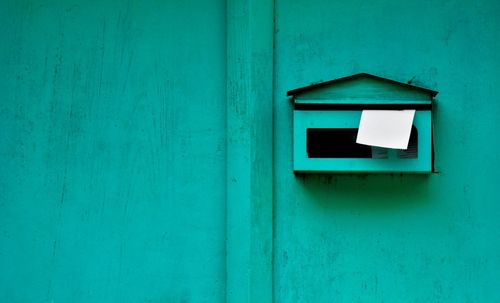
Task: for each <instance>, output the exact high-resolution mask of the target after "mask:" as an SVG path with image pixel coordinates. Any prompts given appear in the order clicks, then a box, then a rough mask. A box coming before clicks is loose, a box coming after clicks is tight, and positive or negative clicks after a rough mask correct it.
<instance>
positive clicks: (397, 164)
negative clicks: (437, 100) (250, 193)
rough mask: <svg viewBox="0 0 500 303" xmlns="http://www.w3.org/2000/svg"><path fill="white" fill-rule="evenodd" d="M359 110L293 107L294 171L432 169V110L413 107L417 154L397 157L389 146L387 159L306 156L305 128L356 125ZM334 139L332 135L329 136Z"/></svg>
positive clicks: (412, 170)
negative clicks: (411, 156)
mask: <svg viewBox="0 0 500 303" xmlns="http://www.w3.org/2000/svg"><path fill="white" fill-rule="evenodd" d="M360 118H361V111H349V110H339V111H334V110H328V111H312V110H305V111H304V110H295V111H294V117H293V119H294V121H293V122H294V124H293V134H294V135H293V149H294V150H293V158H294V159H293V163H294V167H293V169H294V171H297V172H330V173H331V172H344V173H348V172H420V173H428V172H431V170H432V144H431V143H432V138H431V112H430V111H428V110H426V111H420V110H419V111H416V112H415V117H414V120H413V125H414V126H415V127H416V128H417V130H418V157H417V158H416V159H399V158H398V157H397V153H396V150H395V149H392V150H391V149H389V151H388V158H387V159H371V158H370V159H355V158H309V157H308V155H307V151H306V145H307V138H306V130H307V129H308V128H358V126H359V120H360ZM331 140H335V138H331Z"/></svg>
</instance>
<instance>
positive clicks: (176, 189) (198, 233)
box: [0, 0, 226, 303]
mask: <svg viewBox="0 0 500 303" xmlns="http://www.w3.org/2000/svg"><path fill="white" fill-rule="evenodd" d="M225 18H226V14H225V3H224V1H205V0H203V1H144V2H140V1H107V0H104V1H72V0H68V1H36V0H33V1H31V0H24V1H18V0H12V1H9V0H7V1H1V3H0V23H1V26H0V36H1V37H2V43H0V70H1V73H0V167H1V169H0V170H1V171H0V301H1V302H5V303H7V302H9V303H15V302H56V303H57V302H143V303H145V302H150V303H153V302H222V301H224V298H225V274H226V269H225V195H226V192H225V183H226V179H225V176H226V174H225V145H226V140H225V139H226V137H225V124H226V118H225V108H226V100H225V86H226V83H225V66H226V62H225V33H226V29H225Z"/></svg>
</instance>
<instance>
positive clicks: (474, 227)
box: [274, 0, 500, 302]
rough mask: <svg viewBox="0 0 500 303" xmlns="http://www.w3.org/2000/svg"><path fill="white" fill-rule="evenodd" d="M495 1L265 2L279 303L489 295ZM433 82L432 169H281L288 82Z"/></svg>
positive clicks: (499, 22)
mask: <svg viewBox="0 0 500 303" xmlns="http://www.w3.org/2000/svg"><path fill="white" fill-rule="evenodd" d="M499 15H500V4H499V2H498V1H481V2H470V1H460V0H455V1H392V0H386V1H357V0H355V1H302V0H297V1H284V0H279V1H276V36H275V45H276V49H275V51H276V53H275V94H274V96H275V113H274V116H275V128H274V130H275V133H274V135H275V149H274V151H275V153H274V159H275V165H274V167H275V169H274V176H275V190H274V194H275V214H274V215H275V218H276V221H275V244H274V256H275V257H274V260H275V265H274V292H275V299H276V302H500V295H499V292H498V279H499V277H500V257H499V255H500V253H499V252H500V220H498V218H499V216H500V204H499V203H498V202H499V201H500V194H499V193H498V169H499V167H500V157H499V155H500V153H499V149H500V142H499V140H498V132H499V131H500V124H499V122H498V121H499V120H498V117H499V114H500V102H499V97H498V90H497V89H496V88H498V87H499V86H500V73H499V72H498V71H499V70H500V55H499V54H500V42H499V40H498V36H499V32H500V19H498V16H499ZM357 72H369V73H374V74H378V75H381V76H385V77H388V78H393V79H396V80H399V81H403V82H406V81H411V82H412V83H413V84H417V85H422V86H425V87H430V88H432V89H435V90H438V91H439V95H438V100H437V108H436V116H435V141H436V167H437V169H438V171H439V173H438V174H432V175H430V176H417V175H383V176H377V175H316V176H294V174H293V173H292V149H291V147H292V108H291V105H290V102H288V101H287V99H286V91H287V90H289V89H293V88H296V87H302V86H305V85H308V84H310V83H311V82H315V81H319V80H329V79H334V78H337V77H341V76H346V75H350V74H354V73H357Z"/></svg>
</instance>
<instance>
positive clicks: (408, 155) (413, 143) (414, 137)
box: [398, 125, 418, 159]
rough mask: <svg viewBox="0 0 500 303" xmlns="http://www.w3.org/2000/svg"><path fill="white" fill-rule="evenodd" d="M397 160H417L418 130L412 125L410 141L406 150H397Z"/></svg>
mask: <svg viewBox="0 0 500 303" xmlns="http://www.w3.org/2000/svg"><path fill="white" fill-rule="evenodd" d="M398 158H400V159H416V158H418V130H417V128H416V127H415V126H414V125H412V127H411V133H410V141H409V142H408V148H407V149H400V150H398Z"/></svg>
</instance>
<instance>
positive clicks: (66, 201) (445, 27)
mask: <svg viewBox="0 0 500 303" xmlns="http://www.w3.org/2000/svg"><path fill="white" fill-rule="evenodd" d="M499 14H500V4H499V3H497V2H496V1H482V2H480V3H472V2H468V1H459V0H452V1H438V2H436V1H434V2H425V1H424V2H422V1H392V0H383V1H377V2H365V1H358V0H354V1H349V2H345V1H315V0H313V1H303V0H295V1H289V0H287V1H285V0H283V1H282V0H278V1H276V2H275V9H274V17H275V18H276V23H275V32H274V39H275V45H274V46H275V52H274V59H273V58H271V56H270V52H272V50H273V46H272V43H271V42H272V40H273V37H272V36H273V35H272V34H270V31H269V27H271V26H272V20H271V17H272V16H273V5H272V3H269V2H267V1H257V2H250V1H234V2H233V1H227V3H224V2H223V1H218V2H216V1H149V2H147V3H139V2H137V1H128V2H123V3H117V2H116V1H99V2H95V1H91V2H87V3H82V1H35V0H24V1H2V2H1V3H0V20H1V21H0V22H1V23H2V26H1V27H0V34H1V37H2V39H3V41H4V42H5V43H1V44H0V60H1V61H0V63H1V64H0V68H1V70H2V73H1V76H0V94H1V95H0V142H1V144H0V156H1V157H0V167H1V173H0V268H1V273H0V300H1V301H2V302H223V301H228V302H238V303H239V302H269V301H271V299H274V301H275V302H332V301H334V302H496V301H498V300H499V297H498V292H497V289H496V288H497V285H496V284H497V280H498V276H499V272H500V260H499V258H498V251H499V249H500V247H499V243H500V241H499V240H498V239H500V223H499V220H498V219H497V218H498V217H499V215H500V207H499V204H498V200H499V194H498V190H497V188H496V187H497V186H496V183H495V178H496V176H497V171H498V167H500V159H499V157H498V153H497V150H499V146H498V145H499V143H498V140H494V138H495V136H496V134H497V133H498V131H499V124H498V122H497V119H496V118H497V117H498V116H499V114H500V112H499V110H500V106H499V104H500V103H498V102H497V101H498V92H497V91H496V87H498V86H500V76H499V74H498V70H500V57H499V54H500V42H499V40H498V32H499V27H500V21H498V19H497V16H498V15H499ZM238 30H241V33H242V34H241V35H239V34H238ZM226 38H227V40H226ZM226 58H227V61H226ZM259 62H260V63H259ZM273 62H274V73H275V76H274V88H273V87H272V86H271V85H270V83H271V82H272V81H271V80H272V79H271V78H272V77H270V75H272V72H273V71H272V68H270V64H272V63H273ZM361 71H369V72H373V73H375V74H379V75H381V76H390V77H395V78H396V80H398V81H401V82H408V81H409V82H411V83H414V84H416V85H419V86H420V85H422V86H425V87H430V88H432V89H436V90H439V91H440V95H439V98H438V105H439V106H438V107H437V109H436V110H437V111H438V115H436V117H437V119H436V120H435V122H436V124H435V136H436V166H437V169H438V171H440V173H439V174H436V175H432V176H423V175H412V176H400V175H386V176H367V175H357V176H353V175H342V176H318V175H311V176H299V177H296V176H294V175H293V173H292V124H291V123H292V106H291V104H290V103H289V102H287V100H286V97H285V94H286V91H287V90H290V89H291V88H294V87H301V86H304V85H305V84H308V83H310V82H311V81H316V80H317V79H321V78H323V79H331V78H334V77H335V76H342V75H347V74H352V73H357V72H361ZM233 72H234V73H233ZM226 73H230V75H229V74H228V77H227V79H226ZM271 93H272V94H273V95H274V99H275V100H274V101H275V102H274V105H273V100H271V99H272V98H271ZM268 98H269V100H267V99H268ZM226 114H227V115H226ZM271 119H274V127H272V126H271V125H270V121H271ZM239 134H241V136H239ZM272 136H274V138H275V139H274V148H273V149H272V148H271V146H270V138H271V137H272ZM492 138H493V139H492ZM271 159H272V161H271ZM270 180H271V181H270ZM270 182H272V186H273V188H270V186H269V185H270V184H269V183H270ZM240 197H241V202H242V203H241V207H239V206H238V204H237V203H238V199H239V198H240ZM270 200H273V201H274V203H273V205H272V206H273V207H272V209H271V204H270V203H269V201H270ZM226 202H227V203H228V207H227V209H226ZM273 211H274V216H273ZM270 217H271V218H273V219H274V220H270V219H269V218H270ZM272 232H274V236H273V237H272V239H273V241H272V247H269V245H270V241H269V239H271V234H272ZM240 235H241V237H239V236H240ZM226 237H227V242H226ZM271 251H272V252H273V253H272V254H271ZM226 253H227V254H228V256H227V258H226ZM254 254H255V255H254ZM254 256H256V258H253V257H254ZM271 264H273V268H272V271H271V266H270V265H271ZM271 275H272V277H273V281H272V283H271V281H270V277H271ZM260 277H262V279H259V278H260ZM226 279H228V283H226V282H225V281H226ZM271 290H272V293H271Z"/></svg>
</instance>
